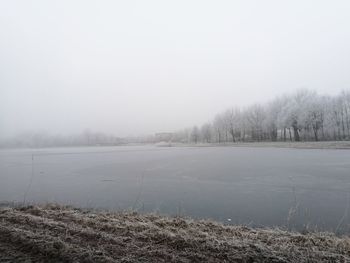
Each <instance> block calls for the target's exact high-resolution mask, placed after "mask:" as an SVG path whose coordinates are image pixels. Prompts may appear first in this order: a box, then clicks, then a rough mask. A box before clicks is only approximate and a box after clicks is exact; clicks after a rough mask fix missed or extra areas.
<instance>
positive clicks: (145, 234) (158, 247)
mask: <svg viewBox="0 0 350 263" xmlns="http://www.w3.org/2000/svg"><path fill="white" fill-rule="evenodd" d="M0 262H350V239H349V238H348V237H343V238H339V237H336V236H334V235H332V234H326V233H312V234H311V233H310V234H305V235H303V234H299V233H291V232H287V231H282V230H278V229H274V230H272V229H270V230H267V229H251V228H247V227H243V226H225V225H222V224H219V223H215V222H211V221H195V220H191V219H183V218H167V217H163V216H159V215H154V214H147V215H140V214H137V213H108V212H93V211H90V212H89V211H82V210H79V209H73V208H69V207H63V206H58V205H47V206H41V207H39V206H38V207H37V206H28V207H17V208H14V207H12V208H10V207H3V208H0Z"/></svg>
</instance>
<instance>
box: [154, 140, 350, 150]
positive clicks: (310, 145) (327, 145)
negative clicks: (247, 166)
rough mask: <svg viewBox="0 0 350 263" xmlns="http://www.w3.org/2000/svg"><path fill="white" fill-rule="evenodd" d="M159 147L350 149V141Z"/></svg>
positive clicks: (228, 143) (170, 144)
mask: <svg viewBox="0 0 350 263" xmlns="http://www.w3.org/2000/svg"><path fill="white" fill-rule="evenodd" d="M156 146H158V147H254V148H256V147H267V148H269V147H270V148H296V149H350V141H322V142H320V141H319V142H225V143H197V144H181V143H161V144H156Z"/></svg>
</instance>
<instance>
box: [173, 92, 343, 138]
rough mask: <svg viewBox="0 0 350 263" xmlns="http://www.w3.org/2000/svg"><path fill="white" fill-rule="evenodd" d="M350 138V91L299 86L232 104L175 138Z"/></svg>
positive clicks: (176, 135) (179, 132)
mask: <svg viewBox="0 0 350 263" xmlns="http://www.w3.org/2000/svg"><path fill="white" fill-rule="evenodd" d="M349 139H350V92H349V91H342V92H341V93H339V94H338V95H336V96H330V95H320V94H318V93H317V92H315V91H310V90H299V91H297V92H295V93H293V94H290V95H284V96H281V97H277V98H275V99H273V100H272V101H270V102H268V103H265V104H254V105H250V106H248V107H244V108H239V107H232V108H230V109H227V110H225V111H223V112H221V113H219V114H217V115H216V116H215V117H214V118H213V120H212V121H211V122H208V123H205V124H203V125H201V126H200V127H198V126H194V127H193V128H191V129H185V130H182V131H178V132H175V133H174V135H173V138H172V141H175V142H176V141H177V142H192V143H199V142H202V143H213V142H215V143H223V142H232V143H234V142H245V141H247V142H248V141H257V142H259V141H329V140H334V141H338V140H349Z"/></svg>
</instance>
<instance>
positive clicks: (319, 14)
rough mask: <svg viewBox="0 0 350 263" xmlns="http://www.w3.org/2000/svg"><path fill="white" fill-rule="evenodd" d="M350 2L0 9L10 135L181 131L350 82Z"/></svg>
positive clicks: (8, 4) (1, 121)
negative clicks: (239, 109)
mask: <svg viewBox="0 0 350 263" xmlns="http://www.w3.org/2000/svg"><path fill="white" fill-rule="evenodd" d="M349 14H350V1H346V0H344V1H337V0H336V1H320V0H314V1H307V0H306V1H305V0H300V1H296V0H293V1H292V0H290V1H280V0H276V1H266V0H265V1H260V0H259V1H258V0H256V1H249V0H248V1H247V0H242V1H203V0H199V1H191V0H187V1H179V0H177V1H165V0H160V1H142V0H140V1H132V0H131V1H130V0H128V1H97V0H96V1H86V0H84V1H47V0H43V1H27V0H26V1H15V0H7V1H6V0H3V1H1V2H0V136H11V135H14V134H16V133H19V132H23V131H34V130H41V131H47V132H50V133H62V134H67V133H78V132H81V131H83V130H85V129H87V128H89V129H90V130H94V131H103V132H109V133H114V134H116V135H119V136H125V135H138V134H145V133H153V132H157V131H171V130H174V129H179V128H184V127H186V126H191V125H193V124H201V123H203V122H205V121H207V120H210V119H211V118H212V117H213V116H214V115H215V114H216V113H217V112H219V111H221V110H224V109H225V108H227V107H230V106H234V105H247V104H251V103H254V102H265V101H267V100H269V99H271V98H273V97H275V96H277V95H281V94H284V93H289V92H292V91H294V90H296V89H300V88H309V89H313V90H316V91H319V92H320V93H327V94H335V93H337V92H339V91H340V90H342V89H348V88H349V87H350V74H349V69H350V15H349Z"/></svg>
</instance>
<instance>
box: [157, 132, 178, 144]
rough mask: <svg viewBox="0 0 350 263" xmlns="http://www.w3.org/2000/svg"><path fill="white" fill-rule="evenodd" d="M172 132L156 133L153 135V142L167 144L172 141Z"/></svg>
mask: <svg viewBox="0 0 350 263" xmlns="http://www.w3.org/2000/svg"><path fill="white" fill-rule="evenodd" d="M173 136H174V134H173V133H172V132H158V133H156V134H155V136H154V137H155V142H169V141H171V140H172V139H173Z"/></svg>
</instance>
